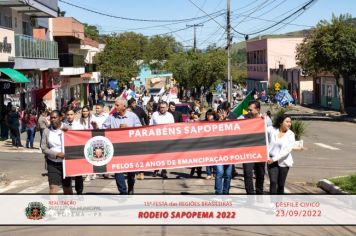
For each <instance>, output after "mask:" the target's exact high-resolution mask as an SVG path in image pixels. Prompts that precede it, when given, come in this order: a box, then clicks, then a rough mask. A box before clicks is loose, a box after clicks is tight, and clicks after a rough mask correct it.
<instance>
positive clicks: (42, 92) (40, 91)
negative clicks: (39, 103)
mask: <svg viewBox="0 0 356 236" xmlns="http://www.w3.org/2000/svg"><path fill="white" fill-rule="evenodd" d="M52 89H54V88H43V89H38V90H35V94H36V99H37V100H39V99H41V98H43V97H44V96H46V94H47V93H48V92H49V91H51V90H52Z"/></svg>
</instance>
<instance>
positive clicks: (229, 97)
mask: <svg viewBox="0 0 356 236" xmlns="http://www.w3.org/2000/svg"><path fill="white" fill-rule="evenodd" d="M230 30H231V25H230V0H227V13H226V34H227V47H226V49H227V101H228V102H229V103H230V104H231V105H232V81H231V34H230Z"/></svg>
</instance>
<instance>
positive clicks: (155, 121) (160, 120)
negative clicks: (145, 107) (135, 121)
mask: <svg viewBox="0 0 356 236" xmlns="http://www.w3.org/2000/svg"><path fill="white" fill-rule="evenodd" d="M173 123H174V117H173V115H172V114H171V113H169V112H168V103H167V102H165V101H163V102H161V103H159V110H158V111H155V112H154V113H153V114H152V118H151V120H150V125H161V124H173ZM158 171H159V170H154V171H153V174H152V176H153V177H156V176H157V174H158ZM161 177H162V178H163V179H167V178H168V177H167V170H165V169H163V170H162V171H161Z"/></svg>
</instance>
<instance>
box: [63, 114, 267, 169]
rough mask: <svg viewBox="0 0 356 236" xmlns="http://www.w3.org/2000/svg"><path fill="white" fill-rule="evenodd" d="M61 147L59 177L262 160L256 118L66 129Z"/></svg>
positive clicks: (261, 126)
mask: <svg viewBox="0 0 356 236" xmlns="http://www.w3.org/2000/svg"><path fill="white" fill-rule="evenodd" d="M64 145H65V160H64V175H65V176H76V175H84V174H92V173H97V174H99V173H119V172H133V171H148V170H156V169H173V168H183V167H197V166H214V165H225V164H237V163H247V162H263V161H267V145H266V131H265V122H264V120H263V119H261V118H257V119H247V120H237V121H225V122H192V123H176V124H167V125H157V126H145V127H137V128H124V129H106V130H69V131H67V132H65V135H64Z"/></svg>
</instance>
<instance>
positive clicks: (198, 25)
mask: <svg viewBox="0 0 356 236" xmlns="http://www.w3.org/2000/svg"><path fill="white" fill-rule="evenodd" d="M203 26H204V25H203V24H194V25H187V27H194V46H193V50H194V52H195V51H196V48H197V32H196V27H203Z"/></svg>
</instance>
